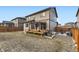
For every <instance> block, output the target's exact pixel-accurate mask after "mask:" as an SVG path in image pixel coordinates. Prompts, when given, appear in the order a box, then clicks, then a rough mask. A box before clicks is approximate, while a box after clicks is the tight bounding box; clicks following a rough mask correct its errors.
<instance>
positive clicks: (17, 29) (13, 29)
mask: <svg viewBox="0 0 79 59" xmlns="http://www.w3.org/2000/svg"><path fill="white" fill-rule="evenodd" d="M13 31H23V29H19V28H17V27H4V26H0V32H13Z"/></svg>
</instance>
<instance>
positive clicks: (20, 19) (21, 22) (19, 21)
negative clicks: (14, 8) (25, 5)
mask: <svg viewBox="0 0 79 59" xmlns="http://www.w3.org/2000/svg"><path fill="white" fill-rule="evenodd" d="M25 21H26V19H25V18H23V17H16V18H14V19H12V20H11V22H13V23H14V26H15V27H17V28H19V29H23V26H24V22H25Z"/></svg>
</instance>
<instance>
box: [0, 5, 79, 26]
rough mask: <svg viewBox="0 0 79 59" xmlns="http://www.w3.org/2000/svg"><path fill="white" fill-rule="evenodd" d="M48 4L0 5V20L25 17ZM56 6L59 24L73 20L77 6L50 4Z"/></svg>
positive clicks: (74, 19)
mask: <svg viewBox="0 0 79 59" xmlns="http://www.w3.org/2000/svg"><path fill="white" fill-rule="evenodd" d="M47 7H49V6H0V22H2V21H10V20H12V19H14V18H16V17H25V16H27V15H29V14H31V13H34V12H37V11H40V10H42V9H45V8H47ZM52 7H56V10H57V14H58V18H57V21H58V22H59V23H60V24H62V25H63V24H65V23H67V22H75V21H76V20H77V19H76V13H77V10H78V7H77V6H52Z"/></svg>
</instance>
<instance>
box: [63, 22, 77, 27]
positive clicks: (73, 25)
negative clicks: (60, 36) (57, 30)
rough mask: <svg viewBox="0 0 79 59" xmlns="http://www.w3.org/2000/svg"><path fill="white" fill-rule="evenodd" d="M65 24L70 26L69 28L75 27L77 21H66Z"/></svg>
mask: <svg viewBox="0 0 79 59" xmlns="http://www.w3.org/2000/svg"><path fill="white" fill-rule="evenodd" d="M64 26H66V27H68V28H73V27H75V26H76V25H75V22H69V23H66V24H65V25H64Z"/></svg>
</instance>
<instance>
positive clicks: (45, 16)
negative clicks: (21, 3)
mask: <svg viewBox="0 0 79 59" xmlns="http://www.w3.org/2000/svg"><path fill="white" fill-rule="evenodd" d="M26 19H27V21H31V20H35V21H37V22H38V21H41V20H45V19H49V10H48V11H44V12H41V13H38V14H36V15H33V16H29V17H27V18H26Z"/></svg>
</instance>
